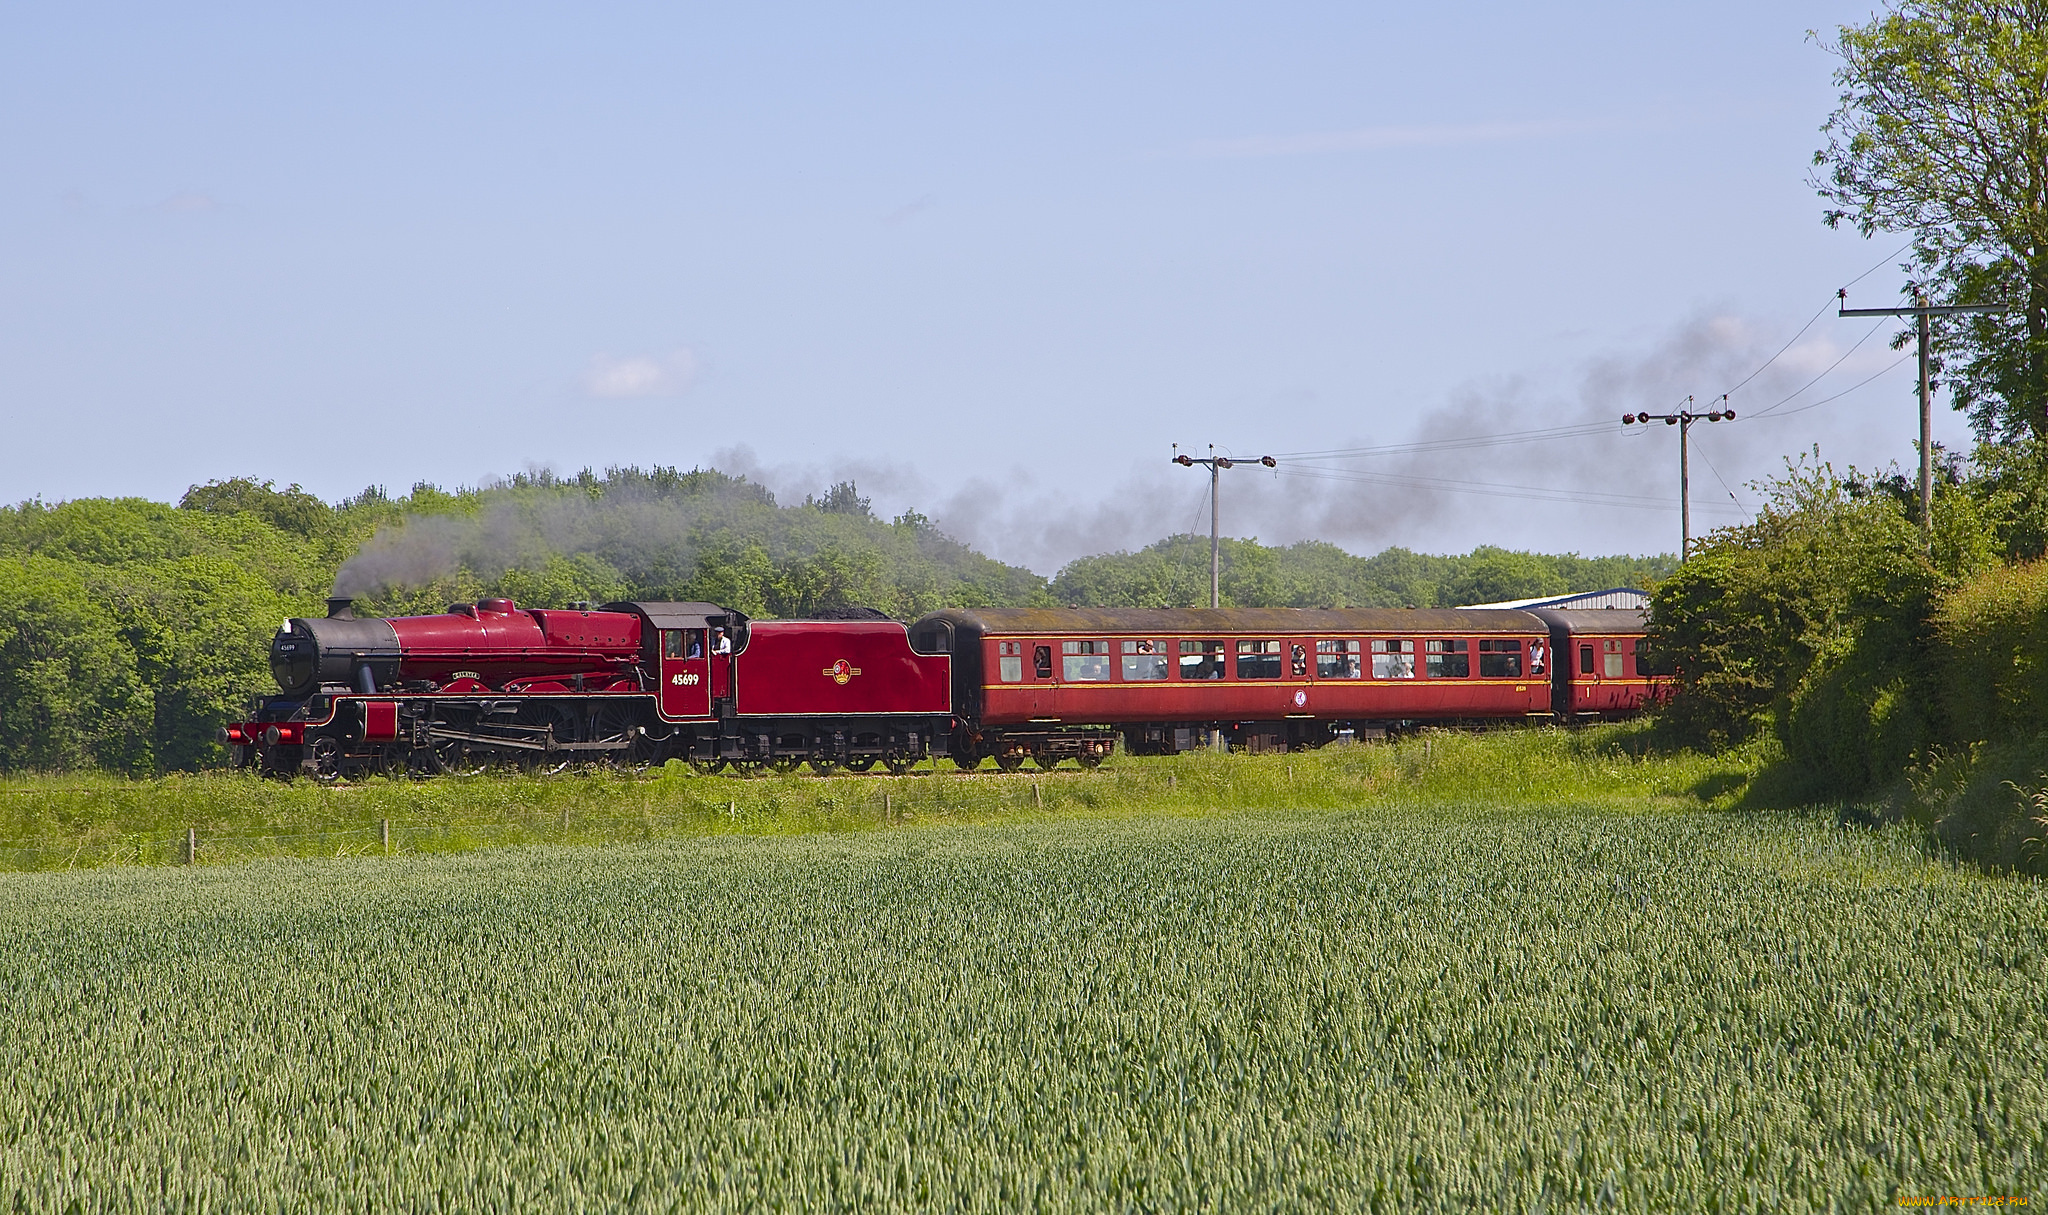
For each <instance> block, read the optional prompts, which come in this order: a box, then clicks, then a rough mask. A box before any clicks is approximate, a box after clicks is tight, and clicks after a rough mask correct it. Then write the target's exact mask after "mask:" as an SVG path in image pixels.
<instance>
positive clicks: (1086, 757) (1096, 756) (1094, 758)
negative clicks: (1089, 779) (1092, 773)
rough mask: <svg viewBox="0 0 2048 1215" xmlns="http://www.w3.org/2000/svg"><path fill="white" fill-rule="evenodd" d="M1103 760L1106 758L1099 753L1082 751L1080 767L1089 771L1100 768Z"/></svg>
mask: <svg viewBox="0 0 2048 1215" xmlns="http://www.w3.org/2000/svg"><path fill="white" fill-rule="evenodd" d="M1105 758H1107V757H1106V756H1104V755H1103V754H1102V753H1101V752H1100V751H1083V752H1081V756H1080V759H1081V766H1082V767H1084V768H1089V769H1095V768H1100V767H1101V766H1102V761H1103V760H1104V759H1105Z"/></svg>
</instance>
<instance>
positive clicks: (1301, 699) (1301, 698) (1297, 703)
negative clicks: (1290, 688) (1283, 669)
mask: <svg viewBox="0 0 2048 1215" xmlns="http://www.w3.org/2000/svg"><path fill="white" fill-rule="evenodd" d="M1294 707H1295V708H1297V709H1305V708H1307V707H1308V692H1307V691H1306V690H1303V689H1296V691H1295V693H1294Z"/></svg>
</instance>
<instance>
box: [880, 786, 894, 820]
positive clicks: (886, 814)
mask: <svg viewBox="0 0 2048 1215" xmlns="http://www.w3.org/2000/svg"><path fill="white" fill-rule="evenodd" d="M882 821H883V822H885V823H891V822H895V821H896V807H895V804H894V803H892V802H891V801H890V800H889V795H888V794H887V793H884V794H882Z"/></svg>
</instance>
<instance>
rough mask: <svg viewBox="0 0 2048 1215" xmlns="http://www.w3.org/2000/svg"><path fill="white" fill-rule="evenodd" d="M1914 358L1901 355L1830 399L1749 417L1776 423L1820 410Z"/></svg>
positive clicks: (1907, 354) (1909, 355)
mask: <svg viewBox="0 0 2048 1215" xmlns="http://www.w3.org/2000/svg"><path fill="white" fill-rule="evenodd" d="M1912 357H1913V352H1912V351H1907V352H1906V353H1905V354H1902V355H1900V356H1899V357H1898V358H1895V359H1893V360H1892V361H1891V362H1889V363H1887V364H1885V365H1884V366H1883V367H1881V368H1879V369H1878V370H1876V371H1873V372H1871V373H1870V374H1869V375H1867V376H1865V377H1864V378H1863V379H1860V380H1858V381H1856V382H1855V383H1854V384H1851V385H1849V386H1848V387H1847V388H1844V389H1843V390H1842V391H1840V392H1838V393H1836V394H1834V395H1833V396H1829V397H1822V398H1821V399H1820V400H1818V401H1808V402H1807V403H1806V404H1804V405H1801V406H1799V407H1797V408H1796V409H1788V410H1785V411H1784V412H1783V413H1774V414H1770V415H1765V414H1762V413H1753V414H1750V415H1749V416H1750V418H1751V420H1755V419H1757V418H1761V417H1765V416H1768V417H1769V418H1770V420H1771V421H1773V422H1775V421H1778V420H1779V419H1781V418H1789V417H1791V416H1792V415H1793V414H1795V413H1805V412H1806V411H1807V410H1809V409H1818V408H1820V407H1821V406H1823V405H1826V404H1828V403H1830V402H1833V401H1839V400H1841V399H1842V398H1843V397H1846V396H1848V395H1849V394H1850V393H1852V392H1854V391H1856V390H1857V389H1858V388H1861V387H1863V386H1864V385H1865V384H1868V383H1870V382H1871V381H1872V380H1875V379H1878V378H1879V377H1881V376H1884V375H1887V374H1889V373H1890V372H1892V371H1896V370H1897V369H1898V367H1899V365H1900V364H1902V363H1904V362H1905V361H1906V360H1907V359H1910V358H1912Z"/></svg>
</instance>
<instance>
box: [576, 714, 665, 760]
mask: <svg viewBox="0 0 2048 1215" xmlns="http://www.w3.org/2000/svg"><path fill="white" fill-rule="evenodd" d="M590 741H592V742H602V743H624V744H625V745H624V746H622V747H618V748H617V749H615V750H610V751H598V752H595V753H594V754H596V755H598V756H601V757H602V758H601V759H600V760H599V761H598V762H600V763H613V764H624V765H625V766H627V767H629V768H632V769H634V770H636V771H637V770H640V769H643V768H645V767H647V766H648V765H649V764H651V763H653V762H654V754H655V752H656V751H657V750H658V749H659V745H658V744H657V743H656V742H655V741H654V740H653V739H651V738H649V737H647V731H646V730H645V729H644V728H642V727H641V725H640V714H639V712H638V711H637V710H636V709H635V707H634V706H633V705H631V704H619V703H612V704H607V705H604V706H602V707H601V708H599V709H598V711H597V715H596V716H595V717H594V718H593V719H592V721H591V727H590Z"/></svg>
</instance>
